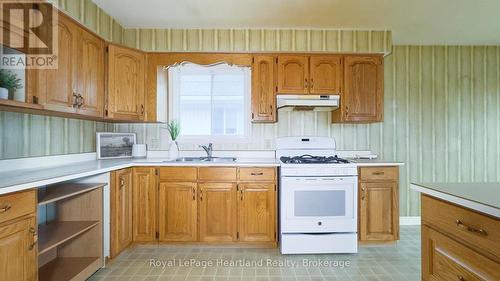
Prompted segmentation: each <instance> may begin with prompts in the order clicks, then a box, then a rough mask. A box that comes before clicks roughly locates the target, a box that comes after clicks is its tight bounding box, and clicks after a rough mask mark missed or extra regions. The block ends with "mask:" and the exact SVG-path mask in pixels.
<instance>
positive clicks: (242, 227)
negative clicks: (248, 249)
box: [238, 183, 276, 242]
mask: <svg viewBox="0 0 500 281" xmlns="http://www.w3.org/2000/svg"><path fill="white" fill-rule="evenodd" d="M275 187H276V185H275V184H274V183H241V184H239V185H238V193H239V194H238V199H239V200H238V223H239V228H238V229H239V231H238V233H239V235H238V236H239V237H238V238H239V241H244V242H272V241H274V240H275V239H276V203H275V202H276V191H275Z"/></svg>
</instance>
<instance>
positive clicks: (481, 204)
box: [411, 183, 500, 218]
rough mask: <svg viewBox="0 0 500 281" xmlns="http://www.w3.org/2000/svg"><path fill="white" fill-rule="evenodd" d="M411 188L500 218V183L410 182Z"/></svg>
mask: <svg viewBox="0 0 500 281" xmlns="http://www.w3.org/2000/svg"><path fill="white" fill-rule="evenodd" d="M411 188H412V189H413V190H416V191H418V192H421V193H424V194H427V195H429V196H432V197H436V198H439V199H442V200H445V201H448V202H451V203H454V204H457V205H460V206H464V207H466V208H469V209H472V210H475V211H478V212H481V213H485V214H488V215H491V216H494V217H497V218H500V183H412V184H411Z"/></svg>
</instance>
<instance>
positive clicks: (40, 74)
mask: <svg viewBox="0 0 500 281" xmlns="http://www.w3.org/2000/svg"><path fill="white" fill-rule="evenodd" d="M57 29H58V36H57V43H58V53H57V68H56V69H41V70H29V71H28V72H27V74H28V76H27V77H28V78H27V79H28V82H27V83H28V85H27V91H28V93H27V95H28V99H27V100H28V101H30V102H34V101H35V100H36V99H38V103H39V104H40V105H42V106H43V108H44V109H47V110H51V111H58V112H64V113H77V114H81V115H87V116H91V117H97V118H99V117H103V111H104V87H105V86H104V79H105V73H104V61H105V46H104V40H102V39H101V38H99V37H98V36H97V35H94V34H93V33H91V32H90V31H88V30H86V29H85V28H83V27H80V26H79V25H78V24H77V23H75V22H74V20H72V19H70V18H69V17H67V16H66V15H64V14H62V13H59V17H58V20H57Z"/></svg>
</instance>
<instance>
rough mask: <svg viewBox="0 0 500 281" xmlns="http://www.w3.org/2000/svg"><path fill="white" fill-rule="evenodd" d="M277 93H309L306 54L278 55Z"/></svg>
mask: <svg viewBox="0 0 500 281" xmlns="http://www.w3.org/2000/svg"><path fill="white" fill-rule="evenodd" d="M278 93H280V94H307V93H309V65H308V57H307V56H300V55H295V56H278Z"/></svg>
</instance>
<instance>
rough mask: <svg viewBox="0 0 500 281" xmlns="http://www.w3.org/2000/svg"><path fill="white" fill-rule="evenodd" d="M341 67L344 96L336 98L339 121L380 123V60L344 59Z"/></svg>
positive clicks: (371, 58) (364, 58)
mask: <svg viewBox="0 0 500 281" xmlns="http://www.w3.org/2000/svg"><path fill="white" fill-rule="evenodd" d="M344 64H345V69H344V77H345V78H344V93H342V97H341V99H340V103H341V107H342V114H343V116H342V120H343V121H346V122H377V121H382V113H383V106H382V102H383V95H384V89H383V83H384V79H383V78H384V77H383V76H384V69H383V59H382V57H379V56H371V57H354V56H352V57H351V56H347V57H345V60H344Z"/></svg>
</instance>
